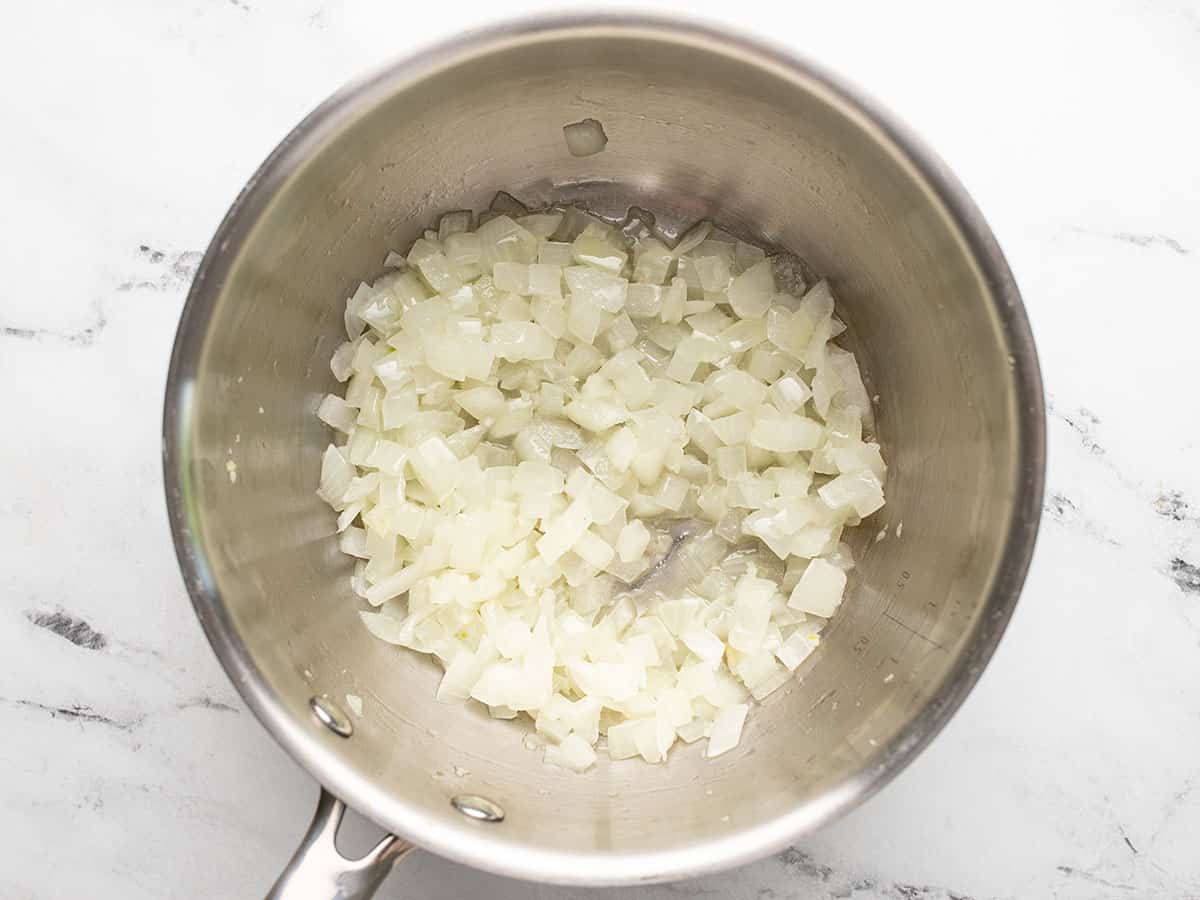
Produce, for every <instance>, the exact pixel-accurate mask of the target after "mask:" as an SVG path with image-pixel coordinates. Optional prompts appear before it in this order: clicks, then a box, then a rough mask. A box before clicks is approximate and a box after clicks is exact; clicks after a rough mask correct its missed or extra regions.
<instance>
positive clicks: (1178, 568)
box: [1167, 556, 1200, 594]
mask: <svg viewBox="0 0 1200 900" xmlns="http://www.w3.org/2000/svg"><path fill="white" fill-rule="evenodd" d="M1167 574H1168V575H1169V576H1170V577H1171V580H1172V581H1173V582H1175V584H1176V586H1177V587H1178V588H1179V589H1180V590H1181V591H1183V592H1184V593H1185V594H1200V566H1195V565H1193V564H1192V563H1189V562H1187V561H1186V560H1184V559H1181V558H1180V557H1178V556H1176V557H1173V558H1172V559H1171V561H1170V563H1168V568H1167Z"/></svg>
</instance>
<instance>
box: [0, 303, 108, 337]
mask: <svg viewBox="0 0 1200 900" xmlns="http://www.w3.org/2000/svg"><path fill="white" fill-rule="evenodd" d="M92 310H93V312H92V321H91V324H89V325H86V326H84V327H83V328H80V329H79V330H78V331H58V330H56V329H53V328H17V327H14V326H11V325H0V336H3V337H11V338H19V339H21V340H27V341H36V340H40V339H41V338H50V339H52V340H58V341H62V342H63V343H66V344H71V345H73V346H76V347H90V346H91V345H92V344H94V343H95V342H96V338H97V337H98V336H99V334H100V332H102V331H103V330H104V329H105V327H106V326H107V325H108V317H107V316H106V315H105V314H104V309H103V307H101V305H100V304H99V303H98V302H97V303H93V304H92Z"/></svg>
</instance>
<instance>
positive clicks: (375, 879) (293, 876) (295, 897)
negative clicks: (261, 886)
mask: <svg viewBox="0 0 1200 900" xmlns="http://www.w3.org/2000/svg"><path fill="white" fill-rule="evenodd" d="M345 814H346V805H345V804H344V803H342V801H341V800H338V799H337V798H336V797H334V796H333V795H332V794H331V793H329V792H328V791H326V790H323V789H322V791H321V796H320V799H318V801H317V811H316V813H315V814H314V815H313V820H312V823H311V824H310V825H309V826H308V831H307V832H305V834H304V838H303V839H302V840H301V841H300V846H299V847H298V848H297V850H296V853H295V855H294V856H292V858H291V861H290V862H288V864H287V867H286V868H285V869H284V870H283V873H282V874H281V875H280V876H279V879H278V880H277V881H276V882H275V884H274V885H273V886H272V888H271V890H270V891H268V892H267V900H368V898H369V897H372V896H374V894H375V891H377V890H378V889H379V885H381V884H382V883H383V879H385V878H387V875H388V873H389V872H390V871H392V866H393V865H395V863H396V860H398V859H400V857H402V856H403V855H404V854H406V853H407V852H408V851H409V850H411V849H413V846H412V844H409V843H407V842H406V841H402V840H400V839H399V838H398V837H396V836H394V835H390V834H389V835H388V836H387V837H385V838H384V839H383V840H381V841H380V842H379V843H378V844H376V845H375V846H374V847H372V848H371V849H370V851H368V852H367V854H366V855H365V856H363V857H362V858H361V859H347V858H346V857H344V856H342V854H341V853H339V852H338V848H337V831H338V826H339V825H341V824H342V817H343V816H344V815H345Z"/></svg>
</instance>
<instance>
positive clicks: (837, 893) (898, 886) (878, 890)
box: [686, 847, 972, 900]
mask: <svg viewBox="0 0 1200 900" xmlns="http://www.w3.org/2000/svg"><path fill="white" fill-rule="evenodd" d="M775 859H776V860H777V861H778V862H780V863H782V864H783V867H784V869H785V870H786V871H787V873H788V874H789V875H790V876H791V877H792V878H794V879H796V881H797V882H800V881H803V882H805V884H806V886H807V887H809V888H812V889H817V890H820V891H821V892H822V896H827V897H832V898H839V900H840V898H851V897H854V896H855V895H857V894H858V893H860V892H871V893H873V894H875V895H876V896H879V897H887V898H892V900H972V898H971V897H970V896H969V895H967V894H964V893H961V892H958V891H954V890H950V889H948V888H945V887H941V886H940V885H930V884H912V883H909V882H903V881H895V882H892V883H890V884H887V883H881V882H879V881H876V880H875V879H873V878H864V877H861V876H852V875H849V874H846V873H839V872H838V871H837V870H836V869H834V868H833V867H832V866H828V865H825V864H824V863H820V862H817V861H816V860H814V859H813V857H812V856H811V855H810V854H808V853H806V852H804V851H803V850H801V849H799V848H798V847H788V848H787V849H786V850H784V851H783V852H781V853H778V854H776V856H775ZM686 893H688V894H689V895H691V896H695V895H697V894H699V893H701V892H700V891H687V892H686ZM755 896H756V898H758V900H772V898H776V897H780V896H788V897H793V896H800V895H798V894H793V893H788V894H786V895H781V894H779V893H778V892H776V891H774V890H772V889H771V888H762V889H760V890H759V891H758V892H757V893H756V895H755ZM803 896H810V894H808V893H806V894H804V895H803Z"/></svg>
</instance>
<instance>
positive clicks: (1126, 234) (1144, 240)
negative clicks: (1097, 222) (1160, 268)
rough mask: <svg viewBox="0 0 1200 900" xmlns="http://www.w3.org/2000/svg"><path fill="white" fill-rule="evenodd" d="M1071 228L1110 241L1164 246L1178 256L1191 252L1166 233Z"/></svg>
mask: <svg viewBox="0 0 1200 900" xmlns="http://www.w3.org/2000/svg"><path fill="white" fill-rule="evenodd" d="M1071 230H1072V231H1074V232H1076V233H1077V234H1086V235H1090V236H1091V237H1098V238H1107V239H1108V240H1112V241H1120V242H1121V243H1123V244H1132V245H1133V246H1135V247H1165V248H1166V249H1168V250H1170V251H1172V252H1174V253H1178V254H1179V255H1180V256H1187V255H1188V254H1189V253H1190V252H1191V251H1190V250H1189V249H1188V248H1187V247H1185V246H1183V244H1181V243H1180V242H1179V241H1177V240H1175V238H1173V237H1171V236H1170V235H1167V234H1148V233H1144V232H1136V231H1093V230H1091V229H1089V228H1072V229H1071Z"/></svg>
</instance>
